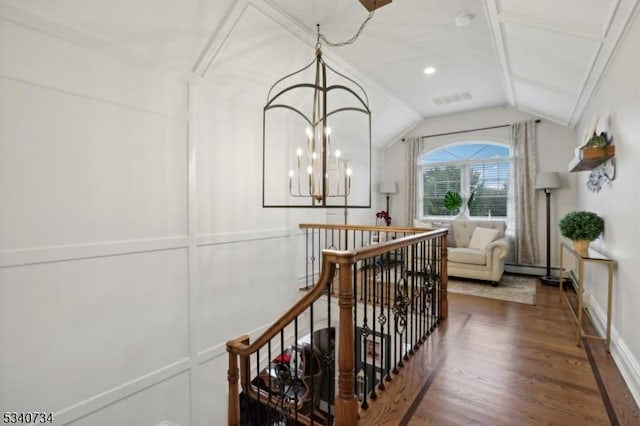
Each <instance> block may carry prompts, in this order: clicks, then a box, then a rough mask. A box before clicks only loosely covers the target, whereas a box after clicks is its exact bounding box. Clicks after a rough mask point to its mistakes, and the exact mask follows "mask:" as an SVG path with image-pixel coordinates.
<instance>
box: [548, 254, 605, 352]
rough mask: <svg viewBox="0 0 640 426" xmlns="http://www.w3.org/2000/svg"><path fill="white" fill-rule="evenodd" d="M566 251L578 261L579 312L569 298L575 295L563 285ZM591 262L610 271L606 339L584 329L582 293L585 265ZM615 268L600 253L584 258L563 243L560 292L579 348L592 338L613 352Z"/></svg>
mask: <svg viewBox="0 0 640 426" xmlns="http://www.w3.org/2000/svg"><path fill="white" fill-rule="evenodd" d="M564 250H566V251H567V252H568V253H569V254H571V255H573V256H574V257H575V258H576V259H577V260H578V280H577V284H578V293H577V295H576V296H575V297H577V299H578V309H577V311H576V310H574V309H573V305H572V304H571V301H570V300H569V297H570V296H573V295H569V294H567V293H566V292H565V291H564V289H563V285H562V284H563V283H562V276H563V274H564V266H563V251H564ZM589 262H591V263H601V264H604V265H606V266H607V268H608V271H609V277H608V278H609V279H608V295H607V335H606V336H605V337H602V336H598V335H595V334H587V333H585V332H584V328H583V327H582V314H583V310H584V309H585V308H584V304H583V301H582V293H583V290H584V265H585V263H589ZM613 266H614V261H613V259H610V258H609V257H607V256H604V255H602V254H600V253H596V252H593V251H591V252H590V253H589V254H588V255H587V256H582V255H581V254H579V253H578V252H576V251H575V250H574V249H573V247H571V246H570V245H569V244H567V243H565V242H562V243H561V244H560V291H561V292H562V294H563V296H564V299H565V301H566V302H567V304H568V305H569V310H570V312H571V315H572V316H573V319H574V321H575V323H576V326H577V328H578V339H577V344H578V346H580V339H581V338H583V337H586V338H590V339H598V340H603V341H604V342H605V344H606V347H607V352H611V293H612V287H613Z"/></svg>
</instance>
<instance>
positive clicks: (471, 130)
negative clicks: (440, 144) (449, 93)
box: [402, 119, 540, 142]
mask: <svg viewBox="0 0 640 426" xmlns="http://www.w3.org/2000/svg"><path fill="white" fill-rule="evenodd" d="M535 122H536V123H539V122H540V119H537V120H535ZM502 127H511V124H501V125H499V126H491V127H480V128H477V129H469V130H458V131H455V132H448V133H438V134H435V135H426V136H420V138H421V139H425V138H435V137H436V136H449V135H457V134H458V133H469V132H477V131H478V130H491V129H500V128H502ZM405 140H406V138H402V142H404V141H405Z"/></svg>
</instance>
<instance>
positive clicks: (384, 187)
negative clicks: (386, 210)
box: [378, 180, 398, 194]
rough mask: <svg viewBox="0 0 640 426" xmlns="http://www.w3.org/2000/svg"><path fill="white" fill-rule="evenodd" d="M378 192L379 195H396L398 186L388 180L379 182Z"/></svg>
mask: <svg viewBox="0 0 640 426" xmlns="http://www.w3.org/2000/svg"><path fill="white" fill-rule="evenodd" d="M378 192H379V193H381V194H396V193H397V192H398V184H397V183H396V182H393V181H390V180H383V181H382V182H380V187H379V188H378Z"/></svg>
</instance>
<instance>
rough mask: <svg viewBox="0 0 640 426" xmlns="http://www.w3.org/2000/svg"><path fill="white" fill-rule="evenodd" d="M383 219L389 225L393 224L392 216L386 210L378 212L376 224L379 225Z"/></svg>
mask: <svg viewBox="0 0 640 426" xmlns="http://www.w3.org/2000/svg"><path fill="white" fill-rule="evenodd" d="M381 221H384V223H385V224H386V225H387V226H389V225H391V216H389V213H387V212H386V210H382V211H379V212H378V213H376V226H377V225H379V224H380V222H381Z"/></svg>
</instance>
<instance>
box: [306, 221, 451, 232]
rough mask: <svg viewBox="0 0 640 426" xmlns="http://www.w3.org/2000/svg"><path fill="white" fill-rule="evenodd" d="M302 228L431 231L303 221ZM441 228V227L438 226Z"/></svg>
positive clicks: (427, 229)
mask: <svg viewBox="0 0 640 426" xmlns="http://www.w3.org/2000/svg"><path fill="white" fill-rule="evenodd" d="M298 227H299V228H300V229H336V230H341V231H374V232H397V233H402V232H405V233H416V234H420V233H423V232H426V231H430V230H431V229H429V228H413V227H400V226H378V225H338V224H328V223H301V224H300V225H298ZM438 229H440V228H438Z"/></svg>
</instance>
